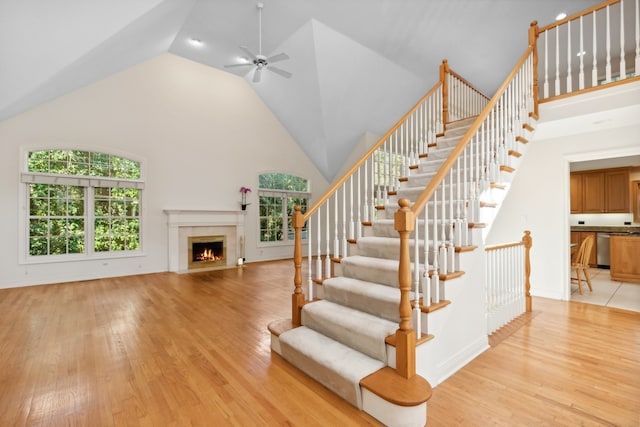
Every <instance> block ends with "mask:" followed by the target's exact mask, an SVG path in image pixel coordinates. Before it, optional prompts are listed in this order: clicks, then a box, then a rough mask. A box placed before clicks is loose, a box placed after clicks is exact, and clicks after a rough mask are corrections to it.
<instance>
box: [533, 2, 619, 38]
mask: <svg viewBox="0 0 640 427" xmlns="http://www.w3.org/2000/svg"><path fill="white" fill-rule="evenodd" d="M616 3H620V0H608V1H604V2H602V3H600V4H597V5H595V6H591V7H590V8H588V9H585V10H583V11H581V12H577V13H574V14H573V15H571V16H567V17H566V18H564V19H561V20H560V21H556V22H554V23H552V24H549V25H547V26H546V27H542V28H539V29H538V31H537V34H536V35H539V34H541V33H544V32H545V31H549V30H550V29H552V28H555V27H559V26H561V25H564V24H566V23H567V22H569V21H575V20H576V19H579V18H580V17H581V16H586V15H588V14H590V13H593V12H597V11H598V10H600V9H604V8H605V7H607V6H612V5H614V4H616Z"/></svg>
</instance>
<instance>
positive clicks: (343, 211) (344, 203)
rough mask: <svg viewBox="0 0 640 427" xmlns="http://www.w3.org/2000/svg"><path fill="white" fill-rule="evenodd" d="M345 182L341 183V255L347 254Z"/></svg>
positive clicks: (345, 255)
mask: <svg viewBox="0 0 640 427" xmlns="http://www.w3.org/2000/svg"><path fill="white" fill-rule="evenodd" d="M346 202H347V183H346V182H343V183H342V240H341V243H342V251H341V253H340V255H342V256H343V257H347V256H349V253H348V252H347V244H348V242H347V203H346Z"/></svg>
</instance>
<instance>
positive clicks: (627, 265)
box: [611, 234, 640, 283]
mask: <svg viewBox="0 0 640 427" xmlns="http://www.w3.org/2000/svg"><path fill="white" fill-rule="evenodd" d="M611 278H612V279H613V280H619V281H621V282H630V283H640V236H638V235H635V236H633V235H630V236H625V235H615V234H614V235H612V236H611Z"/></svg>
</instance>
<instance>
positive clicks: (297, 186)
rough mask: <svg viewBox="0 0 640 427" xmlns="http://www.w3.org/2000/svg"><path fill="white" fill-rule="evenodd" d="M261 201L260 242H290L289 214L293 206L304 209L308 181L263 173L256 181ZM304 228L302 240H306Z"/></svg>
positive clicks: (291, 231) (291, 237) (291, 176)
mask: <svg viewBox="0 0 640 427" xmlns="http://www.w3.org/2000/svg"><path fill="white" fill-rule="evenodd" d="M258 196H259V198H260V242H261V243H277V242H280V243H290V244H291V243H293V238H294V235H293V233H294V231H293V227H292V226H291V215H292V214H293V208H294V206H296V205H300V206H301V207H302V212H304V211H306V210H307V207H308V203H309V197H310V193H309V182H308V181H307V180H306V179H304V178H300V177H298V176H295V175H287V174H284V173H264V174H260V176H259V179H258ZM306 234H307V232H306V225H305V227H304V228H303V231H302V238H303V239H305V238H306Z"/></svg>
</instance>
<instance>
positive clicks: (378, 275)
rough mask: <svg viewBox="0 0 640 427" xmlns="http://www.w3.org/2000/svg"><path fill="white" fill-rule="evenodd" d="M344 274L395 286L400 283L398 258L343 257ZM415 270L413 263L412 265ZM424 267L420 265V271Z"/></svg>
mask: <svg viewBox="0 0 640 427" xmlns="http://www.w3.org/2000/svg"><path fill="white" fill-rule="evenodd" d="M340 268H341V269H342V275H343V276H345V277H352V278H354V279H360V280H364V281H366V282H374V283H379V284H381V285H387V286H391V287H394V288H399V287H400V285H399V283H398V260H397V259H395V260H394V259H384V258H371V257H366V256H361V255H355V256H350V257H346V258H343V259H342V260H341V262H340ZM411 270H412V271H413V265H412V267H411ZM422 270H423V268H422V267H420V272H422Z"/></svg>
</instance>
